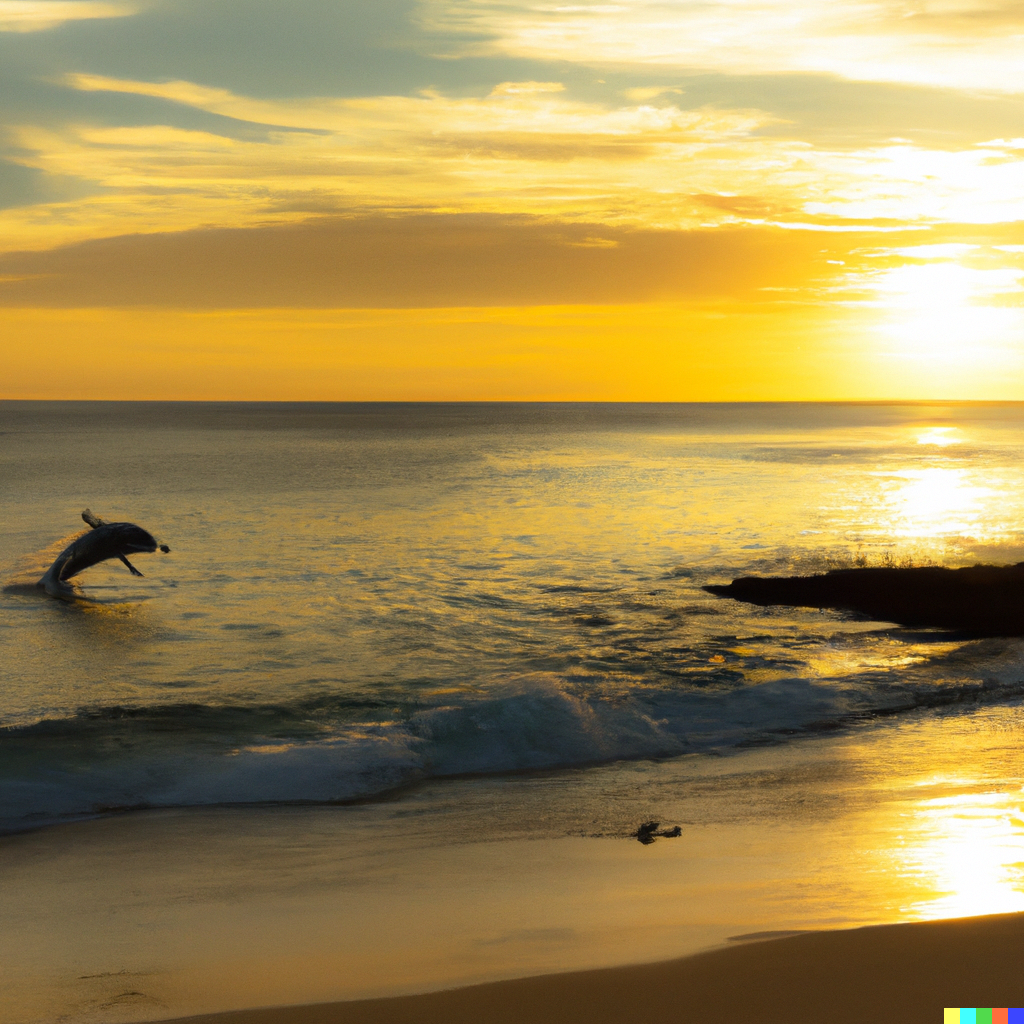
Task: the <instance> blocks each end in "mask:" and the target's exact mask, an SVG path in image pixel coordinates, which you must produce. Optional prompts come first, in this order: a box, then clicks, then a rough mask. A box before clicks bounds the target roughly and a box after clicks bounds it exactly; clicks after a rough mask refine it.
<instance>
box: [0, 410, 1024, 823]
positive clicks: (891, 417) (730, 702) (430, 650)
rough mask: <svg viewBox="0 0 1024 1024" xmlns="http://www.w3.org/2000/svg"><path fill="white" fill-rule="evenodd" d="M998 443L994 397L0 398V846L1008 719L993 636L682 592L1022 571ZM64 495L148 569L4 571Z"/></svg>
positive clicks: (56, 543) (1021, 430) (64, 507)
mask: <svg viewBox="0 0 1024 1024" xmlns="http://www.w3.org/2000/svg"><path fill="white" fill-rule="evenodd" d="M1022 453H1024V408H1022V407H1020V406H1016V405H947V406H941V405H904V406H895V405H749V406H744V405H731V406H730V405H721V406H703V405H676V406H672V405H670V406H664V405H652V406H645V405H492V404H485V405H472V404H470V405H402V404H382V405H365V404H351V405H347V404H339V405H300V404H188V403H181V404H163V403H0V512H2V520H0V521H2V526H0V584H2V585H4V587H5V588H6V589H5V590H4V591H3V593H0V651H2V657H0V692H2V701H0V828H2V829H3V830H7V831H11V830H20V829H24V828H30V827H33V826H37V825H42V824H47V823H52V822H55V821H61V820H69V819H74V818H76V817H81V816H92V815H95V814H97V813H104V812H106V811H110V810H112V809H126V808H134V807H163V806H196V805H207V804H224V803H231V804H247V803H253V804H258V803H281V802H285V803H290V802H312V803H316V802H344V801H351V800H356V799H360V800H366V799H370V800H373V799H377V798H384V797H387V796H388V795H389V794H392V793H393V792H394V791H395V789H396V788H397V787H402V786H406V785H408V784H411V783H415V782H417V781H419V780H424V779H432V778H433V779H439V778H445V777H451V776H464V775H467V774H473V773H488V774H490V775H493V776H496V777H499V778H500V777H501V776H503V775H509V774H511V773H521V772H523V771H531V770H537V769H544V770H546V771H548V772H554V773H555V777H557V773H558V772H559V771H572V770H574V769H578V768H579V767H580V766H582V765H594V764H614V763H616V762H629V763H632V764H635V763H636V762H637V761H643V760H645V759H662V758H670V757H677V756H680V755H694V754H696V755H698V757H700V756H705V755H706V756H708V757H713V756H714V755H717V754H722V753H727V752H728V751H730V750H735V749H737V748H739V747H748V746H751V745H759V744H787V743H793V742H795V741H798V739H799V737H801V736H805V735H808V734H814V735H818V736H821V735H823V734H824V735H826V736H827V735H829V734H835V735H837V736H839V735H847V734H848V732H849V730H851V729H856V728H858V727H860V725H861V724H862V723H865V722H871V721H876V720H878V719H879V717H885V718H886V719H888V720H891V721H895V722H898V721H899V720H900V719H901V717H907V716H918V718H919V717H920V715H921V714H922V713H924V714H928V713H930V712H929V709H935V713H940V712H941V714H943V715H947V716H948V715H970V714H972V713H974V711H975V710H976V709H978V708H979V707H984V706H989V705H992V704H994V703H1002V704H1005V703H1007V702H1010V703H1013V704H1016V703H1019V702H1020V701H1021V700H1022V699H1024V643H1022V642H1021V641H1019V640H998V639H990V640H984V641H976V640H969V639H964V638H958V637H955V636H950V635H949V634H943V633H940V632H933V631H911V630H905V629H900V628H896V627H893V626H889V625H886V624H880V623H872V622H865V621H862V620H858V619H857V618H855V617H852V616H848V615H844V614H842V613H833V612H818V611H813V610H799V609H778V608H776V609H760V608H754V607H751V606H746V605H741V604H738V603H736V602H732V601H729V600H723V599H719V598H715V597H712V596H711V595H708V594H706V593H704V592H703V591H702V590H701V589H700V588H701V585H702V584H704V583H707V582H726V581H728V580H730V579H732V578H733V577H734V576H738V575H742V574H747V573H772V572H785V573H793V572H814V571H822V570H824V569H826V568H829V567H832V566H835V565H842V564H849V563H851V562H856V561H867V562H868V563H869V564H878V563H880V562H884V561H889V560H895V561H897V562H903V561H906V560H914V561H915V562H925V561H928V562H937V563H942V564H949V565H955V564H965V563H970V562H974V561H993V562H1014V561H1021V560H1024V460H1022V458H1021V456H1022ZM86 507H89V508H91V509H92V511H93V512H94V513H96V514H97V515H99V516H101V517H103V518H105V519H108V520H129V521H133V522H136V523H138V524H140V525H141V526H143V527H145V528H146V529H148V530H150V531H151V532H152V533H154V534H155V535H156V537H157V538H158V540H160V541H161V542H165V543H167V544H169V545H170V547H171V553H170V554H168V555H162V554H154V555H149V556H147V555H140V556H138V557H137V558H135V559H134V561H135V564H136V565H137V566H138V567H139V568H140V569H141V570H142V572H144V573H145V574H146V576H145V578H144V579H137V578H134V577H132V576H130V575H129V574H128V571H127V570H126V569H125V568H124V567H122V566H121V565H120V564H119V563H116V562H110V563H105V564H104V565H100V566H96V567H94V568H92V569H89V570H87V571H86V572H85V573H83V574H82V576H81V577H80V580H79V582H80V583H81V585H82V590H83V596H84V597H85V598H87V599H88V600H86V601H82V602H79V603H76V604H65V603H62V602H59V601H55V600H52V599H50V598H47V597H46V596H45V595H44V594H43V593H42V592H41V591H39V592H35V591H34V590H33V589H31V588H29V587H26V586H25V585H24V584H26V583H31V582H33V581H34V580H35V579H37V578H38V577H39V576H40V575H41V574H42V572H43V571H44V569H45V568H46V566H47V565H48V564H49V562H50V561H51V560H52V559H53V557H54V556H55V555H56V553H57V552H58V551H59V550H60V548H61V547H62V545H64V544H66V543H67V541H68V539H69V538H70V537H71V536H73V535H74V534H75V533H77V532H79V531H80V530H82V529H84V524H82V523H81V520H80V513H81V511H82V510H83V509H84V508H86ZM549 778H551V776H550V775H549Z"/></svg>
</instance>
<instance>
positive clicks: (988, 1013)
mask: <svg viewBox="0 0 1024 1024" xmlns="http://www.w3.org/2000/svg"><path fill="white" fill-rule="evenodd" d="M974 1020H975V1022H976V1024H992V1007H991V1006H989V1007H988V1008H987V1009H982V1008H981V1007H980V1006H979V1007H978V1009H976V1010H975V1011H974Z"/></svg>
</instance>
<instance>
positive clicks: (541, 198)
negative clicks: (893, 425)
mask: <svg viewBox="0 0 1024 1024" xmlns="http://www.w3.org/2000/svg"><path fill="white" fill-rule="evenodd" d="M0 398H83V399H131V398H136V399H261V400H307V399H308V400H377V399H381V400H391V399H394V400H491V399H512V400H520V399H523V400H535V399H536V400H638V401H704V400H710V401H732V400H744V401H745V400H831V399H933V398H948V399H1014V400H1018V399H1024V3H1021V2H1020V0H618V2H614V0H612V2H567V3H559V2H558V0H289V2H288V3H284V2H281V0H276V2H273V0H0Z"/></svg>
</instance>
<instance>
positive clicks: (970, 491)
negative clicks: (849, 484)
mask: <svg viewBox="0 0 1024 1024" xmlns="http://www.w3.org/2000/svg"><path fill="white" fill-rule="evenodd" d="M927 443H931V444H949V443H951V442H950V441H948V440H942V441H929V442H927ZM952 443H955V442H952ZM994 494H995V491H994V489H993V488H992V487H991V486H988V485H987V484H986V483H985V482H983V481H982V479H981V478H980V477H979V475H978V474H977V473H975V472H974V471H973V470H971V469H967V468H963V467H953V466H949V467H947V466H928V467H924V468H920V469H904V470H900V471H898V472H895V473H892V472H889V473H886V474H884V483H883V485H882V495H881V497H882V501H881V503H880V505H879V515H878V520H879V522H880V523H882V524H885V525H886V527H887V530H888V532H890V533H891V534H892V535H893V536H896V537H920V538H936V537H941V536H949V535H957V534H959V535H962V536H973V537H979V538H980V537H984V536H988V535H990V533H991V531H990V529H989V528H988V527H987V525H986V521H985V520H986V518H988V514H989V512H990V510H991V505H992V501H993V496H994Z"/></svg>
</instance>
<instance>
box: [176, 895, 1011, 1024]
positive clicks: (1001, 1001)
mask: <svg viewBox="0 0 1024 1024" xmlns="http://www.w3.org/2000/svg"><path fill="white" fill-rule="evenodd" d="M740 938H742V937H740ZM1022 950H1024V914H1000V915H994V916H988V917H974V918H957V919H952V920H944V921H926V922H913V923H907V924H894V925H874V926H870V927H866V928H855V929H849V930H842V931H824V932H809V933H806V934H801V935H789V936H784V937H780V938H771V939H762V940H758V941H747V942H740V943H737V944H736V945H731V946H729V947H726V948H717V949H712V950H709V951H707V952H703V953H697V954H694V955H692V956H688V957H684V958H682V959H677V960H669V961H664V962H661V963H653V964H642V965H636V966H627V967H612V968H604V969H601V970H592V971H576V972H572V973H568V974H549V975H540V976H533V977H527V978H520V979H516V980H512V981H498V982H491V983H488V984H484V985H474V986H471V987H468V988H458V989H448V990H445V991H441V992H429V993H424V994H422V995H413V996H396V997H390V998H385V999H368V1000H358V1001H352V1002H341V1003H319V1004H308V1005H304V1006H287V1007H274V1008H263V1009H252V1010H235V1011H230V1012H227V1013H215V1014H203V1015H200V1016H192V1017H177V1018H172V1019H170V1020H164V1021H162V1022H160V1024H471V1022H472V1024H476V1022H479V1021H488V1022H489V1024H622V1022H626V1021H632V1020H634V1019H651V1020H671V1021H678V1022H689V1021H693V1022H694V1024H697V1022H698V1021H699V1022H701V1024H704V1022H710V1024H719V1022H720V1024H734V1022H736V1021H742V1020H750V1021H757V1022H758V1024H774V1022H776V1021H777V1022H779V1024H783V1022H791V1021H794V1020H827V1021H829V1022H830V1024H859V1022H862V1021H865V1020H899V1021H901V1022H908V1024H916V1022H918V1021H920V1022H921V1024H934V1022H936V1021H939V1020H941V1019H942V1017H941V1013H942V1010H943V1008H944V1007H946V1006H961V1005H963V1006H975V1005H985V1006H991V1005H998V1006H1009V1005H1012V1004H1013V1003H1014V1002H1015V1001H1016V1002H1018V1003H1019V1002H1021V1001H1022V995H1024V993H1022V991H1021V988H1020V982H1019V973H1020V958H1021V951H1022Z"/></svg>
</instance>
